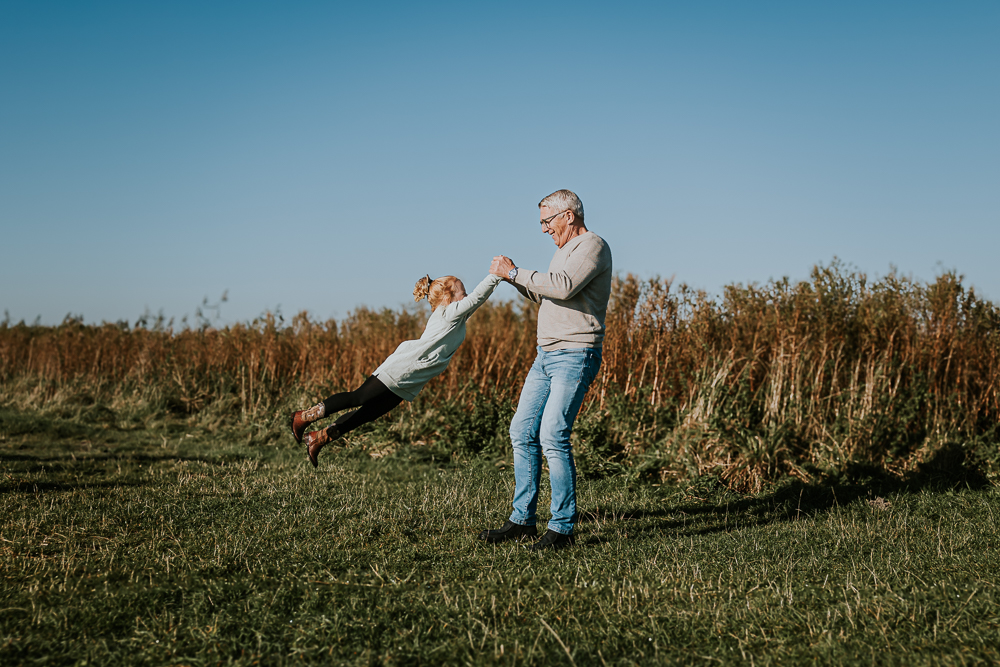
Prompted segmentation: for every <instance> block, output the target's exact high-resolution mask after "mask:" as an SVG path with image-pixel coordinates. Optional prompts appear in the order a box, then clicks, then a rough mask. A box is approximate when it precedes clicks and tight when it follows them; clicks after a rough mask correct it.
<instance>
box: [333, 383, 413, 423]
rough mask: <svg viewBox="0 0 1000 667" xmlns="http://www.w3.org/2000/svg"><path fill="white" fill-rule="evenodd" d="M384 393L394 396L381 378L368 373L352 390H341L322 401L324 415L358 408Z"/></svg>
mask: <svg viewBox="0 0 1000 667" xmlns="http://www.w3.org/2000/svg"><path fill="white" fill-rule="evenodd" d="M386 393H388V394H392V395H393V396H395V394H393V393H392V392H391V391H389V389H388V388H387V387H386V386H385V385H384V384H382V381H381V380H379V379H378V378H377V377H375V376H374V375H369V376H368V379H367V380H365V382H364V384H362V385H361V386H360V387H358V388H357V389H355V390H354V391H343V392H340V393H339V394H334V395H333V396H330V397H329V398H327V399H326V400H325V401H323V411H324V416H327V417H328V416H330V415H333V414H335V413H337V412H340V411H341V410H346V409H348V408H360V407H361V406H362V405H364V404H365V403H368V402H369V401H372V400H374V399H377V398H378V397H379V396H381V395H383V394H386ZM400 400H402V399H400ZM383 414H384V413H383Z"/></svg>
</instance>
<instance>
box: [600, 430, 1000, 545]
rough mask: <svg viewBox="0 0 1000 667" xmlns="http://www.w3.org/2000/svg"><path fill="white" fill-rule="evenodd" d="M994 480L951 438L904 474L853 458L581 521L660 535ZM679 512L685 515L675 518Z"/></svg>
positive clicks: (880, 504) (722, 528) (790, 517)
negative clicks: (841, 466)
mask: <svg viewBox="0 0 1000 667" xmlns="http://www.w3.org/2000/svg"><path fill="white" fill-rule="evenodd" d="M990 485H991V484H990V481H989V480H988V479H987V477H986V475H984V474H983V472H982V471H981V470H980V469H979V467H978V466H977V465H975V463H974V462H971V461H969V460H968V458H967V456H966V453H965V450H964V449H963V448H962V446H961V444H959V443H952V444H949V445H947V446H945V447H943V448H942V449H941V450H939V451H938V453H937V454H936V455H935V456H934V457H933V458H931V459H930V460H928V461H926V462H925V463H922V464H921V465H920V466H919V467H918V468H917V470H915V471H913V472H911V473H909V474H907V475H905V476H903V477H899V476H895V475H892V474H890V473H888V472H886V471H885V470H883V469H881V468H878V467H875V466H870V465H863V464H853V465H851V466H849V467H848V468H847V469H846V470H845V471H844V472H842V473H840V474H839V475H836V476H833V477H828V478H827V479H824V480H822V481H820V482H815V483H805V482H802V481H800V480H794V481H792V482H790V483H788V484H785V485H782V486H781V487H779V488H777V489H775V490H774V491H773V492H771V493H767V494H762V495H759V496H752V497H750V496H740V495H738V494H736V493H734V492H732V491H730V490H729V489H727V488H726V487H725V486H723V485H722V484H721V483H720V482H718V480H713V481H712V482H711V488H707V489H704V488H703V489H699V491H702V492H703V493H704V495H706V496H708V497H707V498H702V499H701V502H700V503H684V504H680V505H674V506H672V507H667V508H664V509H662V510H660V509H658V510H646V509H642V510H630V509H627V508H625V509H603V508H602V509H601V510H600V511H599V512H596V513H587V514H584V515H582V516H581V517H580V522H581V523H587V522H593V521H596V520H611V521H650V523H649V524H648V525H647V526H646V527H645V530H644V531H643V533H642V534H640V535H639V536H638V537H636V538H630V539H639V540H643V539H659V536H658V534H657V533H658V532H659V531H664V530H670V531H676V532H678V533H679V534H683V535H692V536H693V535H705V534H711V533H718V532H727V531H730V530H734V529H736V528H747V527H758V526H766V525H768V524H773V523H780V522H786V521H794V520H796V519H799V518H804V517H808V516H815V515H817V514H821V513H824V512H829V511H830V510H832V509H834V508H836V507H843V506H847V505H850V504H852V503H855V502H858V501H861V500H866V501H867V502H868V503H869V504H871V505H872V506H873V507H874V508H876V509H885V508H888V507H889V502H888V501H886V500H885V499H884V498H883V497H882V496H887V495H899V494H915V493H920V492H922V491H925V490H933V491H947V490H952V491H960V490H971V491H975V490H979V489H983V488H986V487H988V486H990ZM678 515H680V518H676V517H677V516H678ZM668 517H670V518H668ZM646 536H648V537H646ZM602 541H605V540H604V539H602V538H600V537H598V536H594V537H591V538H589V539H587V540H586V541H585V542H584V543H585V544H597V543H600V542H602Z"/></svg>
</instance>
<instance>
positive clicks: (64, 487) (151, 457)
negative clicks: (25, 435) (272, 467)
mask: <svg viewBox="0 0 1000 667" xmlns="http://www.w3.org/2000/svg"><path fill="white" fill-rule="evenodd" d="M50 451H51V450H50ZM74 457H75V458H74ZM250 458H251V457H249V456H245V455H242V454H231V453H229V454H225V455H222V456H215V457H207V456H179V455H177V454H170V453H164V454H146V453H138V452H116V453H99V454H89V453H88V454H83V455H80V456H76V455H75V454H64V455H57V456H52V455H48V456H45V455H34V454H14V453H9V452H4V453H0V467H2V468H4V469H5V470H7V474H6V475H5V476H6V479H4V480H2V481H0V495H3V494H8V493H42V492H46V491H73V490H76V489H99V488H116V487H139V486H143V485H144V484H146V482H140V481H135V480H133V479H129V477H128V476H122V475H121V474H120V473H119V474H116V475H115V476H114V478H113V479H107V478H106V476H107V475H108V474H109V471H112V470H113V469H112V468H111V467H110V466H111V465H114V464H118V465H121V464H128V465H136V466H143V465H146V466H150V465H154V464H157V463H164V462H167V463H173V462H195V463H205V464H208V465H213V466H216V465H227V464H232V463H240V462H242V461H245V460H247V459H250ZM40 473H47V474H50V475H51V476H52V477H53V478H54V479H46V480H23V479H17V476H20V475H37V474H40ZM68 476H72V478H68ZM98 476H100V477H102V479H88V477H89V478H93V477H98Z"/></svg>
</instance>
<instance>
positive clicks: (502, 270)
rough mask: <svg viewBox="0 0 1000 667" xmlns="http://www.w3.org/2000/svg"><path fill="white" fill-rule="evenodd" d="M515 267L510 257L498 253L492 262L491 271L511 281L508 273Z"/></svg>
mask: <svg viewBox="0 0 1000 667" xmlns="http://www.w3.org/2000/svg"><path fill="white" fill-rule="evenodd" d="M513 268H514V262H512V261H510V258H509V257H504V256H503V255H497V256H496V257H494V258H493V263H492V264H490V273H492V274H493V275H494V276H498V277H500V278H503V279H504V280H507V281H508V282H510V281H509V280H508V279H507V274H508V273H510V270H511V269H513Z"/></svg>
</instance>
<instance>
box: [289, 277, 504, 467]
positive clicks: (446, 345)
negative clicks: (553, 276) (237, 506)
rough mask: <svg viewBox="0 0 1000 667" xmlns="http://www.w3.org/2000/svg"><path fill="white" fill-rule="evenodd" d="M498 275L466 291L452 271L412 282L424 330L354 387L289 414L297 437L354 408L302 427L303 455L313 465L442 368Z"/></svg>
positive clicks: (414, 392)
mask: <svg viewBox="0 0 1000 667" xmlns="http://www.w3.org/2000/svg"><path fill="white" fill-rule="evenodd" d="M499 283H500V278H498V277H496V276H494V275H489V276H486V277H485V278H484V279H483V281H482V282H481V283H479V286H478V287H476V289H475V290H473V292H472V294H470V295H468V296H466V294H465V285H463V284H462V281H461V280H459V279H458V278H456V277H455V276H445V277H444V278H438V279H437V280H434V281H431V278H430V276H425V277H423V278H421V279H420V280H418V281H417V285H416V287H414V288H413V300H414V301H420V300H421V299H423V298H426V299H427V300H428V301H430V304H431V308H432V309H433V311H434V312H432V313H431V316H430V317H429V318H428V319H427V326H426V327H425V328H424V333H423V334H421V336H420V338H418V339H417V340H407V341H404V342H402V343H400V345H399V347H397V348H396V351H395V352H393V353H392V354H391V355H389V358H388V359H386V360H385V361H384V362H383V363H382V365H381V366H379V367H378V368H376V369H375V372H374V373H372V374H371V375H370V376H369V377H368V379H367V380H365V382H364V384H362V385H361V386H360V387H358V388H357V389H355V390H354V391H346V392H342V393H339V394H334V395H333V396H331V397H329V398H328V399H326V400H325V401H323V402H322V403H317V404H316V405H314V406H312V407H311V408H309V409H307V410H300V411H298V412H296V413H294V414H293V415H292V435H294V436H295V440H296V441H297V442H299V443H301V442H302V441H303V434H304V433H305V429H306V426H308V425H309V424H311V423H312V422H314V421H316V420H318V419H322V418H324V417H328V416H331V415H333V414H335V413H337V412H340V411H341V410H346V409H347V408H358V409H357V410H355V411H354V412H351V413H348V414H345V415H343V416H341V417H340V418H339V419H337V421H335V422H334V423H333V424H331V425H330V426H328V427H327V428H325V429H321V430H319V431H312V432H310V433H306V434H305V437H304V440H305V445H306V452H307V453H308V455H309V461H310V462H311V463H312V464H313V467H316V466H317V465H319V463H318V461H317V457H318V456H319V452H320V450H321V449H323V447H324V446H325V445H326V444H327V443H329V442H333V441H334V440H336V439H337V438H339V437H340V436H342V435H345V434H346V433H349V432H350V431H353V430H354V429H356V428H357V427H359V426H361V425H362V424H367V423H368V422H370V421H374V420H375V419H378V418H379V417H381V416H382V415H384V414H385V413H387V412H389V410H392V409H393V408H394V407H396V406H397V405H399V404H400V403H401V402H402V401H404V400H406V401H412V400H413V399H415V398H416V397H417V394H419V393H420V390H421V389H423V388H424V385H425V384H427V383H428V382H429V381H430V380H431V379H433V378H435V377H437V376H438V375H440V374H441V373H443V372H444V369H446V368H448V363H449V362H450V361H451V357H452V355H453V354H455V350H457V349H458V346H459V345H461V344H462V341H463V340H465V321H466V320H468V319H469V316H471V315H472V313H474V312H476V309H477V308H479V306H481V305H483V304H484V303H486V299H488V298H489V297H490V295H491V294H492V293H493V290H494V289H495V288H496V286H497V285H498V284H499Z"/></svg>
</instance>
